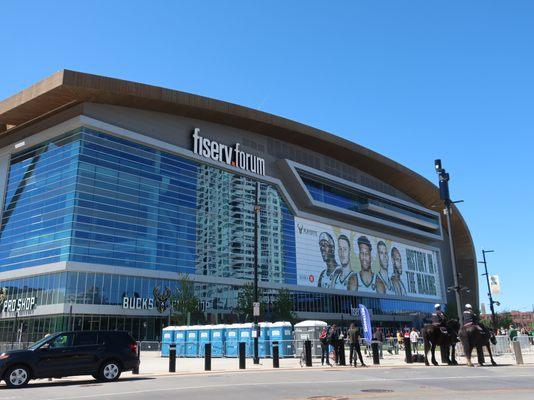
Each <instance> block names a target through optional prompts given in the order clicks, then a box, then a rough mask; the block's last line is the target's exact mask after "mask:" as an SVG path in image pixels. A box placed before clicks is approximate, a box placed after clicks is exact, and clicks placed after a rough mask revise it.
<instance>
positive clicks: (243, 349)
mask: <svg viewBox="0 0 534 400" xmlns="http://www.w3.org/2000/svg"><path fill="white" fill-rule="evenodd" d="M245 357H246V344H245V342H239V369H245V368H246V361H245Z"/></svg>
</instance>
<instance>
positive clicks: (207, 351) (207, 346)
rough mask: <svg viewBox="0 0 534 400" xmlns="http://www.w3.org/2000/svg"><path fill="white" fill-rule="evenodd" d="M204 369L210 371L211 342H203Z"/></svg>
mask: <svg viewBox="0 0 534 400" xmlns="http://www.w3.org/2000/svg"><path fill="white" fill-rule="evenodd" d="M204 371H211V343H206V344H204Z"/></svg>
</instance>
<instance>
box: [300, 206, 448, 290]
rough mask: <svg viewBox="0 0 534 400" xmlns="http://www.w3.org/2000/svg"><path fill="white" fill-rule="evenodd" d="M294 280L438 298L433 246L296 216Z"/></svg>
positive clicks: (436, 259) (438, 270)
mask: <svg viewBox="0 0 534 400" xmlns="http://www.w3.org/2000/svg"><path fill="white" fill-rule="evenodd" d="M295 244H296V261H297V284H298V285H302V286H315V287H321V288H327V289H337V290H346V291H349V292H363V293H365V292H367V293H377V294H380V295H384V297H388V296H396V297H416V298H417V297H418V298H422V299H429V300H430V299H431V300H440V299H441V298H442V295H443V293H442V288H441V266H440V260H439V253H438V252H437V251H433V250H429V249H425V248H420V247H417V246H412V245H407V244H404V243H400V242H397V241H395V240H391V239H384V238H380V237H377V236H372V235H368V234H364V233H360V232H357V231H353V230H348V229H344V228H339V227H336V226H333V225H327V224H323V223H320V222H315V221H310V220H306V219H304V218H299V217H296V218H295Z"/></svg>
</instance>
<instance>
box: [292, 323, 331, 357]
mask: <svg viewBox="0 0 534 400" xmlns="http://www.w3.org/2000/svg"><path fill="white" fill-rule="evenodd" d="M327 325H328V324H327V323H326V322H324V321H313V320H307V321H302V322H299V323H298V324H295V352H296V354H297V355H299V354H302V352H303V351H304V341H305V340H311V342H312V357H321V341H320V340H319V336H321V332H322V330H323V328H325V327H326V326H327Z"/></svg>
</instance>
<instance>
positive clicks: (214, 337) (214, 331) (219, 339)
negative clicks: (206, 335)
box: [211, 324, 227, 357]
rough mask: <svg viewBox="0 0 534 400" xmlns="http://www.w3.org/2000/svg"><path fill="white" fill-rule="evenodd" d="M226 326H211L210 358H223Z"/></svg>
mask: <svg viewBox="0 0 534 400" xmlns="http://www.w3.org/2000/svg"><path fill="white" fill-rule="evenodd" d="M226 327H227V325H222V324H220V325H212V326H211V356H212V357H224V338H225V334H226Z"/></svg>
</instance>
